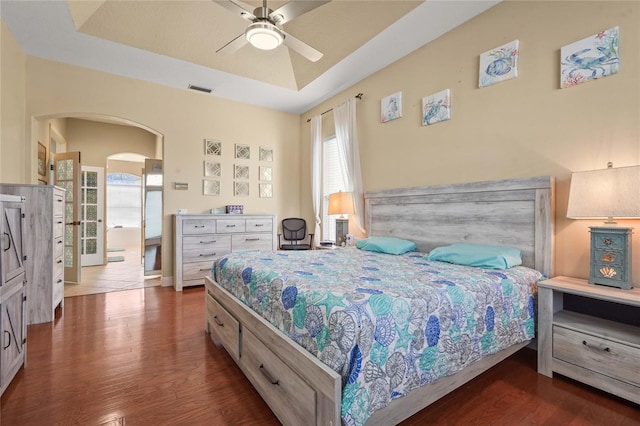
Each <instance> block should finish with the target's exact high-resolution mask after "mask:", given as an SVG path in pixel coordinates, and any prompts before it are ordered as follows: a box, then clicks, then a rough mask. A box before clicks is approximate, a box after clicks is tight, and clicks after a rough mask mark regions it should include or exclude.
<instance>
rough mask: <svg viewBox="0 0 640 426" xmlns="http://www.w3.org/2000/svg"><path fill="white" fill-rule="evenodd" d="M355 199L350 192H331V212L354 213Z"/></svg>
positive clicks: (329, 211)
mask: <svg viewBox="0 0 640 426" xmlns="http://www.w3.org/2000/svg"><path fill="white" fill-rule="evenodd" d="M353 212H354V211H353V200H352V199H351V193H350V192H334V193H333V194H329V208H328V213H329V214H353Z"/></svg>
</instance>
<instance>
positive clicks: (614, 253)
mask: <svg viewBox="0 0 640 426" xmlns="http://www.w3.org/2000/svg"><path fill="white" fill-rule="evenodd" d="M567 217H568V218H570V219H599V218H603V219H607V221H606V222H604V225H603V226H591V227H590V231H591V253H590V262H589V263H590V267H589V281H588V282H589V284H601V285H607V286H611V287H618V288H622V289H626V290H629V289H631V288H632V287H633V277H632V274H631V260H632V257H631V234H632V232H633V228H627V227H619V226H616V222H614V218H616V219H636V218H640V166H632V167H618V168H613V165H612V164H611V163H609V164H608V168H606V169H602V170H591V171H586V172H577V173H573V175H572V176H571V189H570V191H569V205H568V208H567Z"/></svg>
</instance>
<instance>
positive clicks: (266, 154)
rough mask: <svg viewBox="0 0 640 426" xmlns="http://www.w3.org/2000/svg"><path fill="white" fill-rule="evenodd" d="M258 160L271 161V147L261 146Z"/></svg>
mask: <svg viewBox="0 0 640 426" xmlns="http://www.w3.org/2000/svg"><path fill="white" fill-rule="evenodd" d="M260 161H273V149H271V148H268V147H265V146H261V147H260Z"/></svg>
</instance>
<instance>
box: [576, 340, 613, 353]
mask: <svg viewBox="0 0 640 426" xmlns="http://www.w3.org/2000/svg"><path fill="white" fill-rule="evenodd" d="M582 344H583V345H585V346H586V347H588V348H589V347H592V346H589V344H588V343H587V341H586V340H583V341H582ZM597 349H600V350H602V351H605V352H611V349H610V348H609V347H608V346H607V347H605V348H602V349H601V348H597Z"/></svg>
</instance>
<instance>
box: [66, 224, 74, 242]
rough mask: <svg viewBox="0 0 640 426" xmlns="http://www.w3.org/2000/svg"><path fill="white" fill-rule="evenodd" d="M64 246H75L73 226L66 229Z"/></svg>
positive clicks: (67, 226)
mask: <svg viewBox="0 0 640 426" xmlns="http://www.w3.org/2000/svg"><path fill="white" fill-rule="evenodd" d="M64 244H65V245H68V246H70V245H72V244H73V225H66V226H65V227H64Z"/></svg>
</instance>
